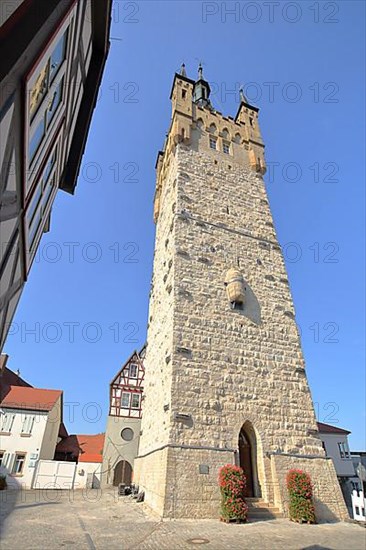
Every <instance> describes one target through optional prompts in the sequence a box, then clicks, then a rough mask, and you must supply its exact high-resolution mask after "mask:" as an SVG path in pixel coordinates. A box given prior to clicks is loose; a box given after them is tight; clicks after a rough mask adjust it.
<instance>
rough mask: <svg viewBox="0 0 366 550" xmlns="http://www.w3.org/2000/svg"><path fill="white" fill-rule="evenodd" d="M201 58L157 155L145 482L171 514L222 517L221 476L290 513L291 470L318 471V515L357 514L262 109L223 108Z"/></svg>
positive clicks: (140, 478) (142, 460)
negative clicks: (309, 339)
mask: <svg viewBox="0 0 366 550" xmlns="http://www.w3.org/2000/svg"><path fill="white" fill-rule="evenodd" d="M209 95H210V87H209V84H208V83H207V82H206V81H205V79H204V78H203V75H202V69H201V68H200V71H199V77H198V80H197V81H194V80H191V79H190V78H188V77H187V76H186V73H185V70H184V68H183V70H182V71H181V73H180V74H175V77H174V82H173V86H172V91H171V102H172V119H171V125H170V130H169V133H168V135H167V139H166V141H165V145H164V150H163V151H161V152H159V154H158V159H157V165H156V169H157V181H156V194H155V204H154V218H155V222H156V240H155V254H154V269H153V280H152V288H151V295H150V309H149V326H148V342H147V351H146V358H145V364H146V367H147V368H146V375H145V381H144V387H145V390H144V391H145V398H144V401H143V414H142V425H141V428H142V432H141V437H140V446H139V456H138V457H137V459H136V460H135V473H134V481H135V482H136V483H138V484H139V486H140V488H141V489H143V490H144V491H145V500H146V502H147V503H148V504H149V506H151V507H152V508H153V509H154V510H155V511H156V512H158V513H159V514H160V515H161V516H164V517H218V515H219V508H220V493H219V488H218V482H217V476H218V470H219V468H220V467H221V466H223V465H224V464H227V463H236V464H239V465H242V467H243V468H244V470H245V473H246V475H247V478H248V486H247V496H252V497H262V498H264V499H265V500H266V501H268V502H270V503H273V504H275V505H276V506H278V507H279V508H280V509H281V510H282V511H284V512H286V500H287V496H286V487H285V477H286V473H287V472H288V470H289V469H291V468H302V469H304V470H306V471H307V472H308V473H309V474H310V475H311V477H312V480H313V483H314V490H315V496H316V503H317V513H318V517H319V518H327V519H331V518H335V517H337V518H340V517H345V516H346V515H347V512H346V509H345V505H344V502H343V498H342V495H341V491H340V488H339V484H338V481H337V477H336V473H335V470H334V466H333V463H332V461H331V460H329V459H326V458H325V455H324V451H323V449H322V445H321V442H320V440H319V439H318V437H317V425H316V419H315V414H314V408H313V404H312V399H311V395H310V391H309V387H308V383H307V378H306V373H305V365H304V359H303V355H302V351H301V344H300V339H299V334H298V331H297V326H296V322H295V313H294V306H293V302H292V298H291V293H290V288H289V282H288V279H287V273H286V268H285V264H284V260H283V256H282V252H281V248H280V246H279V244H278V241H277V237H276V233H275V229H274V226H273V220H272V216H271V212H270V208H269V204H268V198H267V194H266V189H265V184H264V181H263V177H262V176H263V174H264V173H265V169H266V168H265V160H264V145H263V141H262V137H261V133H260V130H259V124H258V109H257V108H256V107H254V106H252V105H250V104H249V103H248V102H247V100H246V98H245V97H244V95H243V94H241V102H240V106H239V110H238V113H237V115H236V117H235V118H232V117H226V116H224V115H222V114H221V113H220V112H218V111H216V110H215V109H214V108H213V107H212V105H211V103H210V100H209Z"/></svg>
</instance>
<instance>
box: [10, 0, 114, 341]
mask: <svg viewBox="0 0 366 550" xmlns="http://www.w3.org/2000/svg"><path fill="white" fill-rule="evenodd" d="M111 5H112V1H111V0H98V1H97V2H94V1H92V0H47V2H42V3H40V2H39V1H38V0H23V1H20V0H15V1H13V2H1V3H0V44H1V57H0V235H1V239H0V280H1V284H0V350H1V349H2V347H3V343H4V341H5V338H6V336H7V333H8V331H9V326H10V323H11V321H12V318H13V316H14V313H15V309H16V307H17V304H18V301H19V298H20V296H21V293H22V290H23V287H24V283H25V282H26V280H27V278H28V275H29V271H30V269H31V266H32V263H33V261H34V258H35V256H36V252H37V249H38V247H39V244H40V240H41V238H42V235H43V233H44V232H45V231H48V229H49V226H50V215H51V209H52V205H53V202H54V200H55V197H56V194H57V191H58V189H63V190H64V191H66V192H68V193H73V192H74V189H75V186H76V180H77V175H78V172H79V168H80V163H81V158H82V154H83V151H84V147H85V143H86V138H87V135H88V130H89V125H90V122H91V117H92V113H93V109H94V106H95V103H96V98H97V94H98V88H99V85H100V81H101V77H102V73H103V68H104V64H105V60H106V57H107V53H108V49H109V27H110V15H111Z"/></svg>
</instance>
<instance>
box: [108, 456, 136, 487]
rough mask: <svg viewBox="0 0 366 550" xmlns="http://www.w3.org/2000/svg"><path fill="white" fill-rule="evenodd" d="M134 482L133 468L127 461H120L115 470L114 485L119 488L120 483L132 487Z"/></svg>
mask: <svg viewBox="0 0 366 550" xmlns="http://www.w3.org/2000/svg"><path fill="white" fill-rule="evenodd" d="M131 482H132V466H131V464H130V463H129V462H127V460H120V461H119V462H118V463H117V464H116V467H115V469H114V475H113V485H114V486H117V485H119V484H120V483H125V484H126V485H130V484H131Z"/></svg>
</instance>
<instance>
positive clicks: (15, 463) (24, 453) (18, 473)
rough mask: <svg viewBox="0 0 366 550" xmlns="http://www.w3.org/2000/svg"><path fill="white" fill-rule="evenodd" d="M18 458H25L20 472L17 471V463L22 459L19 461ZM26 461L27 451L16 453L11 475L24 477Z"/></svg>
mask: <svg viewBox="0 0 366 550" xmlns="http://www.w3.org/2000/svg"><path fill="white" fill-rule="evenodd" d="M18 456H22V457H23V459H22V462H21V469H20V471H19V472H17V471H15V468H16V465H17V461H18V460H20V459H18ZM26 459H27V453H26V452H25V451H15V457H14V462H13V464H12V467H11V475H12V476H14V477H20V476H23V475H24V467H25V462H26Z"/></svg>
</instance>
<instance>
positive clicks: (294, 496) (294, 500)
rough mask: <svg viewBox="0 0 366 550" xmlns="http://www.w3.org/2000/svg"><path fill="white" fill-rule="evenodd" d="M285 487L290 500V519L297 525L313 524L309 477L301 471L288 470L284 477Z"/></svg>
mask: <svg viewBox="0 0 366 550" xmlns="http://www.w3.org/2000/svg"><path fill="white" fill-rule="evenodd" d="M286 485H287V491H288V495H289V499H290V502H289V514H290V519H291V520H292V521H297V522H299V523H315V511H314V504H313V487H312V484H311V479H310V476H309V475H308V474H307V473H306V472H303V471H302V470H290V471H289V472H288V474H287V477H286Z"/></svg>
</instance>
